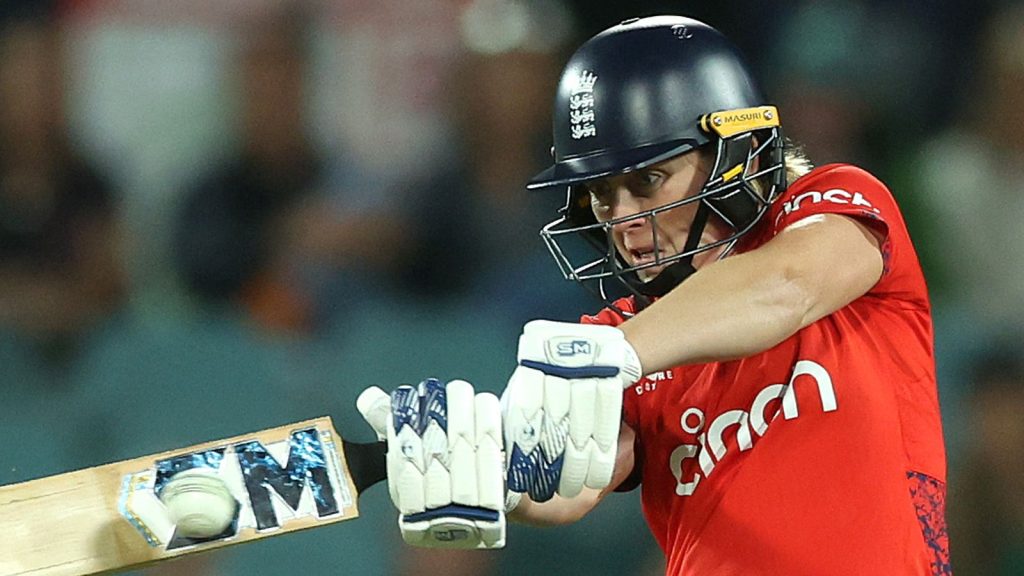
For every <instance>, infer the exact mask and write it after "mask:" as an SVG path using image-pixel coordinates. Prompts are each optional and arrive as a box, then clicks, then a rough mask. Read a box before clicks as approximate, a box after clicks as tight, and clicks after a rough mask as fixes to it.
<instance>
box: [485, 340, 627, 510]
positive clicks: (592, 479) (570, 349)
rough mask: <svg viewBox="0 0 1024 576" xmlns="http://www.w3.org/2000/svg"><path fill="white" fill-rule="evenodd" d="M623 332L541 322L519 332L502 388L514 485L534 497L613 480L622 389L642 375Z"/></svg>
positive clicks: (510, 481) (574, 492) (544, 498)
mask: <svg viewBox="0 0 1024 576" xmlns="http://www.w3.org/2000/svg"><path fill="white" fill-rule="evenodd" d="M641 374H642V372H641V368H640V361H639V359H638V358H637V355H636V351H635V350H633V347H632V346H631V345H630V344H629V342H627V341H626V339H625V336H624V335H623V334H622V331H621V330H619V329H618V328H614V327H611V326H594V325H585V324H569V323H564V322H551V321H547V320H534V321H532V322H529V323H527V324H526V326H525V327H524V328H523V334H522V335H521V336H520V337H519V366H518V367H517V368H516V370H515V372H514V373H513V374H512V378H511V379H510V380H509V383H508V387H507V388H506V389H505V392H504V393H503V394H502V397H501V401H502V411H503V414H504V416H505V424H504V426H505V442H506V454H507V458H508V489H509V491H510V492H522V493H528V494H529V495H530V498H531V499H533V500H534V501H535V502H544V501H547V500H549V499H551V497H552V496H553V495H554V494H555V492H556V491H557V492H558V494H559V495H561V496H563V497H566V498H572V497H573V496H576V495H577V494H579V493H580V491H581V490H582V489H583V486H588V487H590V488H596V489H602V488H605V487H606V486H608V484H609V483H610V482H611V479H612V471H613V470H614V468H615V453H616V449H617V447H618V436H619V425H620V422H621V419H622V390H623V388H626V387H628V386H630V385H632V384H633V383H635V382H636V381H637V380H639V379H640V376H641Z"/></svg>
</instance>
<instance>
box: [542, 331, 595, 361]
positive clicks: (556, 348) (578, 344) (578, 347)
mask: <svg viewBox="0 0 1024 576" xmlns="http://www.w3.org/2000/svg"><path fill="white" fill-rule="evenodd" d="M546 344H547V355H548V359H549V361H550V362H551V363H552V364H555V365H557V366H590V365H592V364H593V363H594V361H595V359H596V358H597V344H596V343H595V342H593V341H592V340H586V339H581V338H579V337H576V338H573V337H568V336H567V337H562V338H551V339H550V340H548V341H547V342H546Z"/></svg>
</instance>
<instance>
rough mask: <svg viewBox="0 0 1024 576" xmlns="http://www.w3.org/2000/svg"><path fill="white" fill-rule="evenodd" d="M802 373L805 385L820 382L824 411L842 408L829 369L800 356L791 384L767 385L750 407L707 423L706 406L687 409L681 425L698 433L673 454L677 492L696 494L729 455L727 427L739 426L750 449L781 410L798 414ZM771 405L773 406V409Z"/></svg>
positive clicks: (741, 444) (740, 440)
mask: <svg viewBox="0 0 1024 576" xmlns="http://www.w3.org/2000/svg"><path fill="white" fill-rule="evenodd" d="M801 376H807V377H808V378H802V379H800V380H799V382H800V383H801V385H804V383H806V384H807V385H809V384H810V383H811V382H813V383H814V384H815V385H816V386H817V391H818V397H819V398H820V399H821V410H822V412H834V411H835V410H837V409H838V404H837V402H836V391H835V388H834V387H833V386H832V376H830V375H829V373H828V370H825V367H824V366H822V365H821V364H818V363H817V362H814V361H812V360H800V361H798V362H797V363H796V364H794V365H793V373H792V375H791V376H790V377H789V382H788V383H787V384H770V385H768V386H765V387H764V388H763V389H762V390H761V391H760V392H758V394H757V396H755V397H754V401H753V403H752V404H751V406H750V409H749V410H728V411H726V412H723V413H721V414H719V415H718V416H716V417H715V418H714V419H713V420H711V423H710V424H709V425H707V426H705V423H706V422H705V417H704V411H703V410H701V409H700V408H696V407H691V408H687V409H686V410H684V411H683V413H682V416H680V418H679V425H680V426H681V427H682V429H683V432H684V433H686V434H692V435H693V436H694V443H692V444H682V445H680V446H677V447H676V449H675V450H673V451H672V454H671V455H670V456H669V470H670V471H671V473H672V475H673V476H674V477H675V479H676V494H677V495H679V496H689V495H691V494H693V493H694V492H695V491H696V490H697V486H698V484H700V480H701V478H707V477H710V476H711V474H712V472H714V470H715V466H716V465H717V464H718V463H720V462H721V461H722V460H723V459H724V458H726V456H727V454H728V452H729V449H728V447H727V446H726V443H725V433H726V432H727V431H729V430H731V429H735V434H736V436H735V438H736V446H737V447H738V448H739V451H740V452H746V451H747V450H750V449H751V448H753V447H754V444H755V443H756V441H757V439H758V438H760V437H762V436H764V434H765V432H767V431H768V424H769V423H770V422H773V421H775V418H776V417H778V415H779V414H782V417H783V419H784V420H793V419H794V418H797V417H798V416H799V415H800V411H799V407H798V406H797V402H796V389H795V388H794V387H795V386H796V384H797V382H798V380H797V379H798V378H800V377H801ZM769 405H771V406H772V410H770V411H769V409H768V408H769ZM690 459H696V463H697V465H698V466H699V468H698V469H697V470H695V471H694V472H693V473H692V474H690V476H689V477H687V478H684V477H683V476H684V470H683V467H684V464H685V462H686V461H687V460H690Z"/></svg>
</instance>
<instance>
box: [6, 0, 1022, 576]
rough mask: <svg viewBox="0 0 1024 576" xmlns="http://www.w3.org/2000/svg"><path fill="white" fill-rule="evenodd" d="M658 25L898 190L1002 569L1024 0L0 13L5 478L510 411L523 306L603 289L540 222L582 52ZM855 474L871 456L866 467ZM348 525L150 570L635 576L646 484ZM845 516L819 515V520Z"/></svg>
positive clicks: (175, 6) (351, 2)
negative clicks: (619, 30) (553, 151)
mask: <svg viewBox="0 0 1024 576" xmlns="http://www.w3.org/2000/svg"><path fill="white" fill-rule="evenodd" d="M665 12H670V13H681V14H686V15H691V16H695V17H698V18H701V19H705V20H707V21H708V22H710V23H712V24H713V25H715V26H717V27H719V28H720V29H721V30H723V31H724V32H725V33H726V34H727V35H729V36H730V37H732V38H733V39H734V40H735V41H736V42H737V43H738V44H739V45H740V46H741V48H742V49H743V50H744V51H745V52H746V53H747V55H748V56H749V58H750V60H751V62H752V64H753V65H754V66H755V68H756V69H757V70H758V72H759V74H760V75H761V77H762V78H763V79H764V85H765V87H766V92H768V94H769V97H770V99H771V100H772V101H773V102H775V103H777V104H778V105H779V108H780V112H781V113H782V115H783V119H784V120H783V121H784V125H785V127H786V129H787V133H788V135H789V136H791V137H792V138H794V139H796V140H797V141H799V142H801V143H803V144H804V145H806V147H807V151H808V153H809V155H810V157H811V158H812V160H814V161H815V162H816V163H819V164H821V163H827V162H831V161H846V162H853V163H857V164H860V165H862V166H864V167H866V168H868V169H870V170H871V171H873V172H875V173H876V174H878V175H879V176H881V177H882V179H883V180H885V181H886V182H887V183H889V184H890V186H891V187H892V188H893V190H894V192H895V194H896V195H897V197H898V199H899V201H900V202H901V204H902V206H903V208H904V211H905V214H906V216H907V219H908V222H909V225H910V227H911V232H912V233H913V235H914V238H915V241H916V244H917V246H918V249H919V251H920V253H921V256H922V259H923V262H924V264H925V267H926V274H927V276H928V279H929V283H930V287H931V290H932V295H933V301H934V306H935V320H936V328H937V330H936V332H937V334H936V339H937V344H936V345H937V355H938V364H939V373H940V389H941V390H940V391H941V394H942V403H943V412H944V421H945V432H946V437H947V439H948V448H949V457H950V501H949V503H950V522H951V528H950V531H951V537H952V548H953V559H954V566H955V568H956V570H957V573H958V574H960V575H967V574H987V575H996V576H998V575H1002V574H1007V575H1009V574H1020V573H1024V497H1022V496H1021V494H1024V418H1021V414H1024V368H1022V364H1024V361H1022V359H1021V357H1022V349H1024V344H1022V337H1021V336H1020V334H1021V332H1022V328H1024V233H1022V232H1021V230H1022V228H1021V222H1022V221H1024V4H1021V3H1019V2H1008V1H994V0H987V1H976V0H920V1H899V2H890V1H886V2H883V1H881V0H877V1H853V0H824V1H809V0H801V1H795V2H785V3H783V2H757V1H754V0H736V1H734V2H728V3H711V2H685V1H677V2H668V1H664V2H654V1H638V2H628V3H627V2H593V1H591V2H587V1H584V0H575V1H568V0H566V1H565V2H564V3H562V2H556V1H554V0H550V1H548V0H536V1H532V0H521V1H513V0H335V1H331V0H309V1H305V2H300V1H298V0H293V1H282V0H215V1H210V0H163V1H158V0H66V1H62V2H55V3H54V2H41V1H33V2H28V1H16V0H3V1H2V2H0V23H2V27H0V484H7V483H11V482H16V481H21V480H26V479H30V478H34V477H38V476H42V475H47V474H53V473H58V472H63V471H66V470H70V469H73V468H79V467H87V466H90V465H95V464H97V463H100V462H106V461H111V460H116V459H121V458H127V457H132V456H137V455H141V454H145V453H150V452H155V451H158V450H162V449H166V448H170V447H177V446H185V445H188V444H192V443H196V442H200V441H204V440H208V439H211V438H217V437H224V436H231V435H234V434H238V433H242V432H245V431H250V430H256V429H260V428H265V427H269V426H272V425H278V424H282V423H287V422H290V421H295V420H300V419H305V418H308V417H313V416H316V415H320V414H331V415H333V416H335V418H336V419H338V420H340V421H341V422H343V423H344V424H343V425H342V431H343V433H345V434H346V436H347V437H349V438H352V439H357V440H369V439H370V438H371V434H370V433H369V430H368V428H367V427H366V426H365V425H364V424H363V423H362V422H361V420H360V419H359V417H358V415H357V414H356V412H355V409H354V405H353V404H354V399H355V397H356V395H357V394H358V392H359V391H360V390H362V389H363V388H364V387H365V386H367V385H370V384H377V385H380V386H382V387H385V388H389V387H391V386H394V385H396V384H399V383H415V382H416V381H418V380H420V379H421V378H423V377H426V376H437V377H439V378H443V379H451V378H465V379H468V380H470V381H472V382H474V383H476V384H477V386H478V387H480V388H484V389H490V390H493V391H500V390H501V388H502V387H503V386H504V382H505V379H506V378H507V376H508V375H509V373H510V372H511V368H512V364H513V359H514V354H515V345H516V337H517V334H518V330H519V328H520V326H521V324H522V323H523V322H524V321H525V320H528V319H530V318H534V317H547V318H554V319H562V320H571V319H574V318H576V317H578V315H579V314H580V313H583V312H588V311H592V310H593V309H594V308H595V304H596V301H593V300H591V299H590V298H589V297H588V296H587V295H586V294H585V293H584V292H583V291H581V290H579V288H577V287H576V286H574V285H571V284H570V283H568V282H564V281H562V280H560V278H558V277H557V270H556V267H555V266H554V265H553V263H551V262H549V256H548V255H547V253H546V251H545V249H544V246H543V244H542V242H541V241H540V239H539V238H538V237H537V234H536V231H537V230H538V228H539V226H540V225H541V224H542V223H544V222H546V221H547V220H549V219H551V218H552V216H553V214H554V210H555V208H556V207H557V206H558V205H559V204H560V202H561V201H562V196H561V192H551V193H547V194H545V193H531V194H528V193H526V192H525V191H524V190H523V189H522V184H523V182H525V180H526V179H527V178H528V177H529V176H530V175H532V174H533V173H534V172H535V171H537V170H538V169H539V168H540V167H542V166H543V165H544V163H545V162H546V160H547V159H546V157H545V156H546V154H547V146H548V145H549V142H550V136H549V125H548V114H549V103H550V100H551V96H552V94H553V87H554V82H555V79H556V77H557V74H558V72H559V69H560V66H561V64H562V62H564V60H565V58H566V57H567V55H568V51H569V50H571V48H572V47H573V46H575V45H577V44H578V43H579V42H580V41H581V40H582V39H585V38H586V37H588V36H589V35H591V34H593V33H595V32H596V31H598V30H600V29H603V28H605V27H607V26H608V25H611V24H613V23H615V22H617V21H619V20H621V19H624V18H627V17H630V16H633V15H649V14H654V13H665ZM851 457H858V458H863V457H870V447H868V450H867V452H866V454H858V455H851ZM361 508H362V510H363V514H364V517H363V518H362V519H361V520H359V521H358V522H352V523H345V524H341V525H337V526H334V527H330V528H324V529H320V530H315V531H311V532H308V533H304V534H301V535H292V536H286V537H283V538H279V539H272V540H269V541H266V542H263V543H257V544H254V545H249V546H243V547H239V548H237V549H233V550H229V551H225V552H222V553H217V554H214V555H210V556H208V557H205V558H199V559H196V560H189V561H183V562H179V563H172V564H170V565H167V566H164V567H160V568H157V569H153V570H151V571H147V572H145V573H146V574H178V573H180V574H186V573H188V574H191V575H193V576H203V575H236V574H237V575H242V574H285V573H293V574H294V573H338V574H371V575H372V574H421V573H422V574H427V573H436V572H442V573H446V574H475V575H476V574H496V575H506V574H509V575H511V574H544V573H558V574H566V575H574V574H579V575H588V576H589V575H592V574H622V573H629V574H658V573H660V569H661V568H660V560H659V558H658V551H657V550H656V547H655V545H654V544H653V541H652V539H651V538H650V536H649V534H648V533H647V530H646V528H645V526H644V524H643V521H642V518H641V517H640V515H639V506H638V502H637V500H636V494H630V495H624V496H621V497H616V498H614V499H612V501H610V502H609V503H608V504H607V505H606V506H604V507H603V508H602V509H600V510H599V511H598V512H596V513H595V514H593V515H592V516H591V517H588V518H587V519H585V520H584V521H583V522H581V523H579V524H577V525H575V526H571V527H566V528H557V529H546V530H538V529H527V528H523V527H513V528H511V534H510V537H509V542H510V544H509V546H508V548H507V549H505V550H504V551H501V552H497V553H486V554H451V553H436V552H433V553H429V552H420V551H414V550H411V549H408V548H406V547H404V546H401V545H400V541H399V536H398V531H397V529H396V526H395V518H394V513H393V512H392V510H391V509H390V507H389V502H388V500H387V494H386V490H384V489H382V488H375V489H373V490H371V491H369V492H368V493H367V494H366V495H365V496H364V498H363V499H362V501H361ZM836 521H840V522H841V521H842V519H841V518H837V519H836Z"/></svg>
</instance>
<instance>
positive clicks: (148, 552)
mask: <svg viewBox="0 0 1024 576" xmlns="http://www.w3.org/2000/svg"><path fill="white" fill-rule="evenodd" d="M192 468H207V469H208V470H207V472H210V473H213V474H216V476H217V477H220V478H221V479H223V480H224V482H225V484H226V485H227V486H228V488H229V490H230V491H231V494H232V496H233V497H234V499H235V500H236V502H237V512H236V514H235V517H234V520H233V521H232V523H231V525H230V526H229V527H228V528H227V529H226V530H225V531H224V532H223V533H222V534H220V535H218V536H216V537H213V538H207V539H189V538H184V537H182V536H180V535H177V534H175V527H174V525H173V523H172V522H171V520H170V519H169V518H168V516H167V512H166V508H165V507H164V506H163V504H162V503H161V502H160V499H159V497H158V494H159V493H160V490H161V488H162V487H163V485H164V484H166V482H167V481H168V480H169V479H170V478H171V477H172V476H173V475H174V474H176V473H177V472H181V471H183V470H188V469H192ZM384 475H385V463H384V447H383V445H382V444H380V443H374V444H355V443H350V442H345V441H343V440H342V439H341V436H340V435H339V434H338V432H337V431H336V430H335V428H334V425H333V423H332V422H331V419H330V418H327V417H323V418H317V419H314V420H307V421H304V422H298V423H295V424H291V425H287V426H281V427H277V428H271V429H267V430H262V431H259V432H254V433H252V434H245V435H241V436H235V437H233V438H227V439H225V440H218V441H213V442H206V443H203V444H198V445H196V446H191V447H188V448H183V449H180V450H170V451H167V452H162V453H160V454H154V455H150V456H143V457H140V458H135V459H132V460H125V461H122V462H115V463H112V464H105V465H102V466H96V467H93V468H87V469H84V470H78V471H75V472H68V473H66V474H58V475H56V476H50V477H46V478H41V479H38V480H30V481H28V482H22V483H20V484H11V485H8V486H0V542H2V546H0V548H2V549H3V554H0V576H16V575H17V576H22V575H32V576H84V575H89V574H105V573H111V572H117V571H121V570H127V569H130V568H136V567H139V566H142V565H146V564H152V563H155V562H160V561H162V560H167V559H171V558H176V557H179V556H182V555H185V554H190V553H195V552H202V551H205V550H212V549H216V548H220V547H223V546H229V545H232V544H240V543H243V542H248V541H251V540H257V539H260V538H266V537H270V536H276V535H278V534H285V533H288V532H294V531H297V530H302V529H306V528H312V527H315V526H321V525H325V524H331V523H334V522H341V521H343V520H350V519H353V518H356V517H358V515H359V512H358V509H357V506H356V504H357V498H358V495H359V492H360V491H362V490H364V489H365V488H367V487H368V486H370V485H372V484H373V483H375V482H377V481H379V480H381V479H383V478H384Z"/></svg>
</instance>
